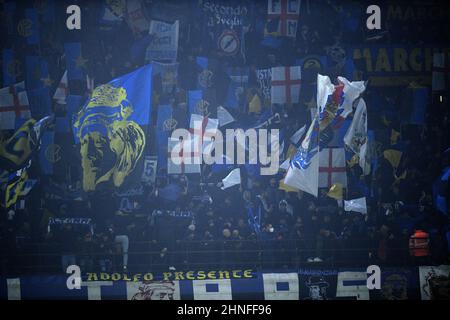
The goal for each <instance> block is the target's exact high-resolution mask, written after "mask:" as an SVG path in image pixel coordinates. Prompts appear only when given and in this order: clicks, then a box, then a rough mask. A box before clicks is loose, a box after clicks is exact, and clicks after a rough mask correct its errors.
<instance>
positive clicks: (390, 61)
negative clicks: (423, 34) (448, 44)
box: [348, 44, 450, 86]
mask: <svg viewBox="0 0 450 320" xmlns="http://www.w3.org/2000/svg"><path fill="white" fill-rule="evenodd" d="M449 50H450V49H449V48H439V47H438V46H435V47H415V46H411V45H410V46H406V45H395V44H393V45H390V46H384V45H371V46H364V47H360V46H358V47H353V48H352V49H351V51H350V52H348V55H350V54H351V56H352V57H353V62H354V64H355V66H356V68H357V70H358V71H359V72H361V73H362V78H363V79H365V80H369V83H370V85H371V86H404V85H409V84H410V83H411V82H417V83H419V84H421V85H431V71H432V68H433V53H434V52H442V51H445V52H448V51H449ZM353 80H358V79H353Z"/></svg>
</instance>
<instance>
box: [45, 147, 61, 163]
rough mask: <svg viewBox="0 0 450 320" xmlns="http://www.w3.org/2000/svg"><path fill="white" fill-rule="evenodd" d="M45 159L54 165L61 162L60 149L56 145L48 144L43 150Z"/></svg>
mask: <svg viewBox="0 0 450 320" xmlns="http://www.w3.org/2000/svg"><path fill="white" fill-rule="evenodd" d="M45 159H47V160H48V161H49V162H51V163H56V162H58V161H59V160H61V147H60V146H59V145H57V144H50V145H49V146H48V147H47V148H46V149H45Z"/></svg>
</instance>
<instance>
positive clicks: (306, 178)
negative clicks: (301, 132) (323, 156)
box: [284, 116, 319, 197]
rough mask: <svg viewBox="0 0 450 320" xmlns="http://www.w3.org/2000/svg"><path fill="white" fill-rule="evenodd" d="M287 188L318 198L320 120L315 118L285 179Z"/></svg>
mask: <svg viewBox="0 0 450 320" xmlns="http://www.w3.org/2000/svg"><path fill="white" fill-rule="evenodd" d="M284 183H285V184H286V185H287V186H290V187H293V188H297V189H300V190H302V191H305V192H307V193H309V194H312V195H313V196H315V197H317V194H318V185H319V120H318V116H316V118H314V120H313V122H311V125H310V126H309V129H308V132H307V133H306V135H305V138H304V139H303V141H302V143H301V145H300V147H299V148H298V150H297V153H296V155H295V156H294V157H293V159H292V160H291V165H290V167H289V169H288V172H287V173H286V177H285V178H284Z"/></svg>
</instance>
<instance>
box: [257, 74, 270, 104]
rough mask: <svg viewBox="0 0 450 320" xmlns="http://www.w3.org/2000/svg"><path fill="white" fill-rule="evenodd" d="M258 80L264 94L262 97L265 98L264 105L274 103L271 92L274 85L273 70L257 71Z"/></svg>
mask: <svg viewBox="0 0 450 320" xmlns="http://www.w3.org/2000/svg"><path fill="white" fill-rule="evenodd" d="M256 79H257V82H258V87H259V90H260V91H261V93H262V97H263V98H264V105H269V104H270V102H271V101H272V99H271V96H270V92H271V83H272V69H271V68H269V69H258V70H256Z"/></svg>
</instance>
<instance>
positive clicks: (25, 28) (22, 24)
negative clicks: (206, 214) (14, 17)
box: [17, 19, 33, 37]
mask: <svg viewBox="0 0 450 320" xmlns="http://www.w3.org/2000/svg"><path fill="white" fill-rule="evenodd" d="M32 26H33V22H32V21H31V20H30V19H22V20H20V21H19V24H18V25H17V32H18V33H19V34H20V35H21V36H22V37H29V36H31V34H32V33H33V31H32V29H31V28H32Z"/></svg>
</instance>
